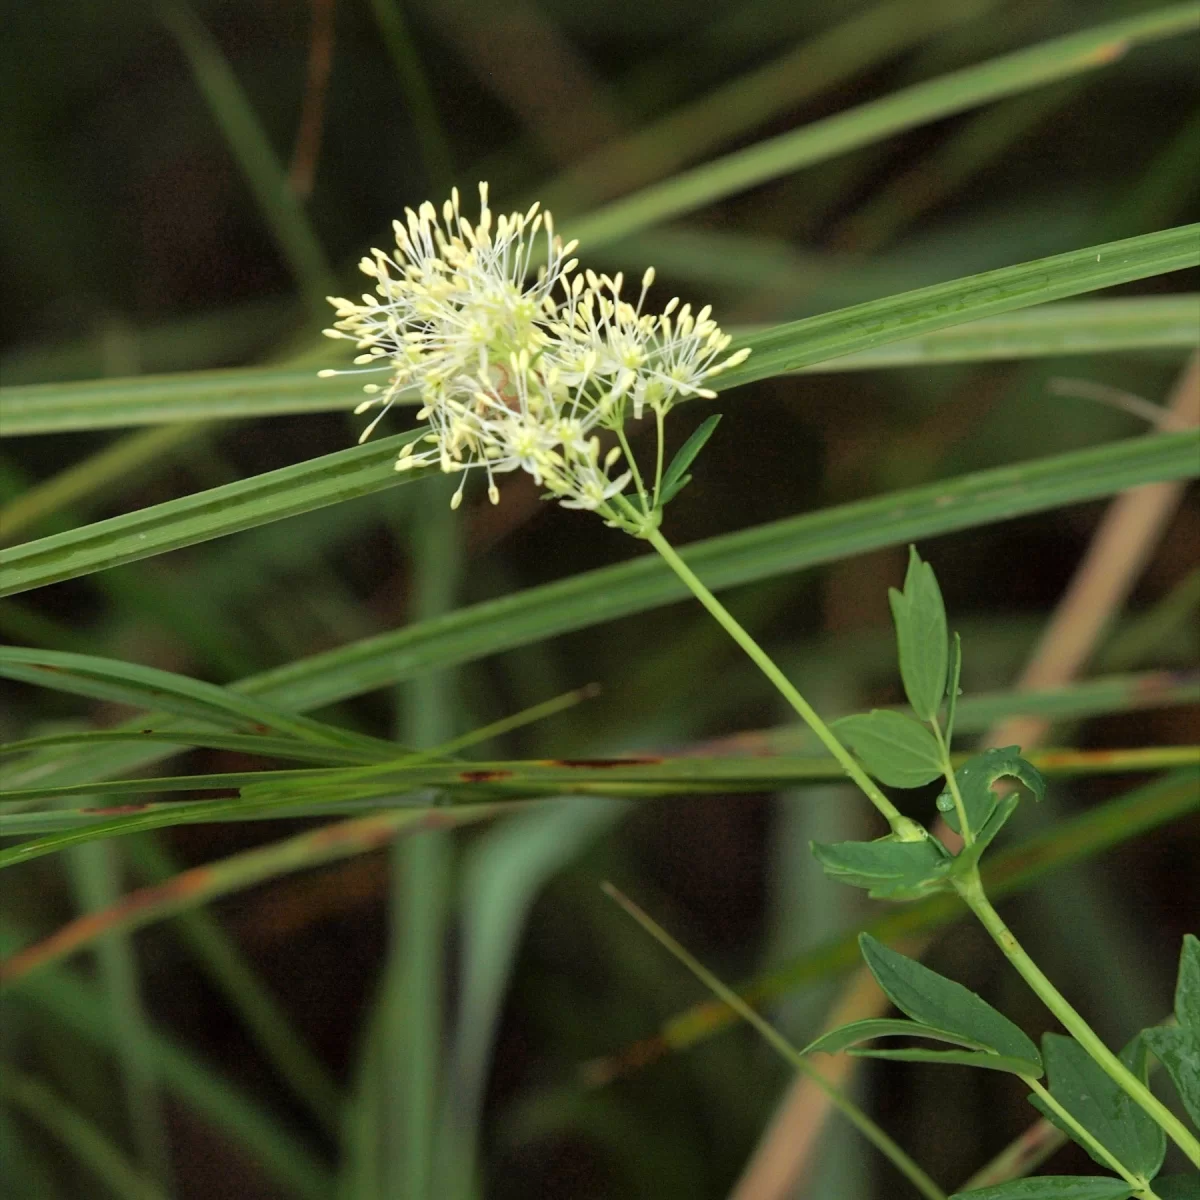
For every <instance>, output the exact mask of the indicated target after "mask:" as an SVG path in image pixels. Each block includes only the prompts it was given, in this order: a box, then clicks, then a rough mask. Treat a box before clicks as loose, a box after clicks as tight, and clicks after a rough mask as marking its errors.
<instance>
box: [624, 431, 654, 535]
mask: <svg viewBox="0 0 1200 1200" xmlns="http://www.w3.org/2000/svg"><path fill="white" fill-rule="evenodd" d="M617 439H618V440H619V441H620V443H621V449H622V450H623V451H624V452H625V459H626V461H627V462H628V463H629V469H630V470H631V471H632V472H633V482H634V483H636V484H637V490H638V496H639V498H640V499H641V501H642V515H643V516H644V517H646V518H647V519H648V518H649V516H650V513H651V512H652V511H653V510H652V509H651V506H650V497H649V496H648V495H647V493H646V485H645V484H644V483H643V482H642V473H641V471H639V470H638V465H637V459H636V458H634V457H633V449H632V447H631V446H630V445H629V439H628V438H627V437H626V436H625V430H624V428H623V427H622V426H620V425H618V426H617Z"/></svg>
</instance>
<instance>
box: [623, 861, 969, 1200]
mask: <svg viewBox="0 0 1200 1200" xmlns="http://www.w3.org/2000/svg"><path fill="white" fill-rule="evenodd" d="M601 887H602V888H603V890H604V892H605V893H606V894H607V895H608V896H610V897H611V898H612V899H613V900H615V901H616V902H617V903H618V904H619V905H620V906H621V907H622V908H623V909H624V910H625V911H626V912H627V913H628V914H629V915H630V916H631V917H632V918H633V919H634V920H635V921H636V922H637V923H638V924H639V925H640V926H641V927H642V928H643V929H644V930H646V932H647V933H649V934H650V936H651V937H653V938H654V939H655V941H657V942H658V943H659V944H660V945H662V946H664V947H665V948H666V949H667V950H669V951H670V952H671V953H672V954H673V955H674V956H675V957H676V958H677V959H678V960H679V961H680V962H681V963H683V965H684V966H685V967H687V969H688V970H689V971H691V973H692V974H693V975H695V976H696V978H697V979H699V980H700V982H701V983H703V984H704V986H705V987H707V988H708V989H709V991H711V992H712V993H713V994H714V995H715V996H716V997H717V998H718V999H719V1000H721V1001H722V1002H723V1003H725V1004H726V1005H728V1006H729V1007H730V1008H731V1009H732V1010H733V1011H734V1012H736V1013H737V1014H738V1016H740V1017H741V1018H742V1020H743V1021H745V1022H746V1023H747V1024H748V1025H750V1026H752V1027H753V1028H754V1029H755V1030H756V1031H757V1032H758V1033H759V1034H760V1035H761V1036H762V1038H763V1040H764V1041H766V1043H767V1044H768V1045H769V1046H770V1047H771V1048H772V1049H773V1050H775V1051H776V1052H777V1053H778V1054H779V1055H780V1056H781V1057H782V1058H784V1059H785V1060H786V1061H787V1062H789V1063H790V1064H791V1065H792V1066H793V1067H795V1068H796V1070H797V1071H799V1072H800V1073H801V1074H802V1075H806V1076H807V1077H808V1078H809V1079H811V1080H812V1081H813V1083H814V1084H816V1086H817V1087H818V1088H820V1090H821V1091H822V1092H824V1093H825V1095H826V1096H828V1097H829V1101H830V1103H831V1104H832V1105H833V1107H834V1108H836V1109H837V1110H838V1111H839V1112H840V1113H841V1114H842V1115H843V1116H844V1117H845V1118H846V1119H847V1120H848V1121H849V1122H850V1123H851V1124H852V1125H853V1126H854V1127H855V1128H856V1129H857V1130H858V1131H859V1132H860V1133H861V1134H862V1135H863V1136H864V1137H865V1138H866V1139H867V1140H868V1141H869V1142H871V1144H872V1145H874V1146H875V1147H876V1148H877V1149H878V1150H879V1151H880V1152H881V1153H882V1154H883V1155H885V1156H886V1157H887V1158H888V1159H889V1160H890V1161H891V1163H892V1165H893V1166H894V1167H895V1168H896V1170H898V1171H900V1172H901V1174H903V1175H904V1176H905V1177H906V1178H907V1179H908V1180H909V1181H910V1182H911V1183H912V1184H913V1186H914V1187H915V1188H916V1189H917V1190H918V1191H919V1192H920V1193H921V1194H922V1195H923V1196H925V1197H926V1198H927V1200H946V1193H945V1192H943V1191H942V1189H941V1188H940V1187H938V1185H937V1184H936V1183H934V1181H933V1180H932V1179H930V1177H929V1176H928V1175H926V1174H925V1172H924V1171H922V1170H921V1168H920V1167H919V1166H917V1164H916V1163H915V1162H914V1161H913V1160H912V1159H911V1158H910V1157H909V1156H908V1155H907V1154H906V1153H905V1151H904V1150H903V1149H902V1148H901V1147H900V1146H899V1145H898V1144H897V1143H896V1142H894V1141H893V1140H892V1139H891V1138H890V1137H889V1136H888V1135H887V1134H886V1133H885V1132H884V1131H883V1130H882V1129H880V1127H879V1126H878V1125H876V1124H875V1122H874V1121H872V1120H871V1118H870V1117H869V1116H867V1114H866V1113H865V1112H863V1111H862V1109H861V1108H859V1107H858V1105H857V1104H855V1103H854V1101H853V1100H851V1099H850V1098H849V1097H848V1096H847V1095H846V1094H845V1093H844V1092H843V1091H842V1090H841V1089H840V1088H839V1087H837V1086H836V1085H834V1084H832V1083H830V1082H829V1080H828V1079H826V1078H825V1076H824V1075H822V1074H821V1073H820V1072H819V1071H818V1070H817V1069H816V1067H814V1066H813V1065H812V1063H810V1062H809V1061H808V1059H807V1058H805V1056H804V1055H803V1054H801V1053H800V1051H799V1050H797V1049H796V1047H795V1046H793V1045H792V1044H791V1042H789V1041H788V1040H787V1038H785V1037H784V1036H783V1034H782V1033H780V1032H779V1030H778V1029H776V1028H775V1026H774V1025H772V1024H771V1023H770V1022H769V1021H768V1020H766V1018H764V1017H763V1016H761V1015H760V1014H759V1013H758V1012H757V1011H756V1010H755V1009H754V1008H752V1007H751V1006H750V1005H749V1004H747V1003H746V1001H745V1000H743V999H742V997H741V996H739V995H738V994H737V992H735V991H734V990H733V989H732V988H731V987H729V986H727V985H726V984H725V983H724V982H723V981H722V980H721V979H720V978H719V977H718V976H716V975H714V974H713V973H712V972H711V971H710V970H709V969H708V968H707V967H706V966H705V965H704V964H703V963H702V962H701V961H700V960H699V959H698V958H696V957H695V956H694V955H693V954H691V953H690V952H689V951H687V950H686V949H684V947H683V946H682V945H680V943H679V942H677V941H676V940H675V939H674V938H673V937H671V935H670V934H669V933H667V931H666V930H665V929H663V927H662V926H661V925H659V924H658V922H657V921H655V920H654V919H653V918H652V917H651V916H650V915H649V913H646V912H644V911H643V910H642V909H641V908H639V907H638V905H636V904H635V903H634V902H633V901H632V900H630V899H629V897H628V896H626V895H624V894H623V893H622V892H620V891H618V890H617V889H616V888H615V887H613V885H612V884H611V883H604V884H601Z"/></svg>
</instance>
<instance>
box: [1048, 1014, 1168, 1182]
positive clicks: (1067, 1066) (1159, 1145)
mask: <svg viewBox="0 0 1200 1200" xmlns="http://www.w3.org/2000/svg"><path fill="white" fill-rule="evenodd" d="M1141 1036H1142V1035H1139V1036H1138V1037H1136V1038H1134V1039H1133V1041H1132V1042H1130V1044H1129V1045H1128V1046H1126V1047H1125V1049H1124V1050H1123V1051H1122V1052H1121V1059H1122V1061H1123V1062H1124V1063H1125V1065H1126V1066H1127V1067H1130V1068H1131V1069H1132V1070H1134V1072H1135V1073H1138V1074H1140V1075H1141V1076H1143V1077H1144V1075H1145V1069H1146V1061H1145V1052H1144V1050H1143V1049H1142V1047H1141V1046H1140V1044H1139V1039H1140V1037H1141ZM1042 1057H1043V1059H1044V1061H1045V1063H1046V1077H1047V1081H1048V1084H1049V1088H1050V1094H1051V1095H1052V1096H1053V1097H1054V1099H1055V1100H1057V1101H1058V1102H1059V1104H1061V1105H1062V1106H1063V1108H1065V1109H1066V1110H1067V1112H1069V1113H1070V1114H1071V1116H1073V1117H1074V1118H1075V1120H1076V1121H1078V1122H1079V1124H1080V1125H1082V1126H1083V1127H1084V1129H1086V1130H1087V1131H1088V1133H1090V1134H1091V1135H1092V1137H1094V1138H1095V1139H1096V1141H1097V1142H1099V1143H1100V1145H1101V1146H1103V1147H1104V1148H1105V1149H1106V1150H1108V1151H1109V1152H1110V1153H1111V1154H1112V1156H1113V1157H1114V1158H1115V1159H1117V1161H1118V1162H1120V1163H1123V1164H1124V1165H1125V1166H1126V1167H1127V1168H1128V1169H1129V1170H1130V1171H1132V1172H1134V1173H1135V1174H1138V1175H1143V1176H1145V1177H1146V1178H1148V1179H1152V1178H1153V1177H1154V1175H1155V1174H1156V1173H1157V1171H1158V1170H1159V1168H1160V1167H1161V1166H1162V1162H1163V1156H1164V1155H1165V1154H1166V1152H1167V1146H1166V1138H1165V1137H1164V1135H1163V1131H1162V1130H1161V1129H1160V1128H1159V1127H1158V1125H1157V1123H1156V1122H1154V1121H1153V1120H1152V1119H1151V1118H1150V1117H1149V1116H1148V1115H1147V1114H1146V1113H1144V1112H1143V1111H1142V1109H1141V1107H1140V1106H1139V1105H1137V1104H1135V1103H1134V1101H1133V1100H1132V1098H1131V1097H1129V1096H1128V1095H1127V1094H1126V1093H1125V1092H1124V1090H1123V1089H1122V1088H1120V1087H1119V1086H1118V1085H1117V1084H1116V1082H1115V1081H1114V1080H1112V1079H1110V1078H1109V1076H1108V1075H1107V1073H1106V1072H1105V1071H1103V1070H1102V1069H1101V1068H1100V1066H1098V1065H1097V1063H1096V1062H1095V1061H1093V1059H1092V1057H1091V1055H1090V1054H1088V1052H1087V1051H1086V1050H1085V1049H1084V1048H1083V1047H1082V1046H1081V1045H1080V1044H1079V1043H1078V1042H1077V1041H1075V1040H1074V1039H1073V1038H1069V1037H1064V1036H1062V1035H1061V1034H1057V1033H1047V1034H1044V1035H1043V1037H1042ZM1029 1102H1030V1104H1032V1105H1033V1106H1034V1108H1036V1109H1037V1110H1038V1112H1040V1113H1041V1114H1042V1116H1044V1117H1045V1118H1046V1120H1048V1121H1049V1122H1050V1123H1051V1124H1052V1125H1056V1126H1057V1127H1058V1128H1059V1129H1061V1130H1062V1132H1063V1133H1065V1134H1066V1135H1067V1137H1069V1138H1071V1139H1072V1140H1073V1141H1076V1142H1079V1144H1080V1145H1081V1146H1083V1148H1084V1149H1085V1150H1087V1152H1088V1153H1089V1154H1090V1155H1091V1156H1092V1158H1093V1159H1095V1161H1096V1162H1098V1163H1099V1164H1100V1165H1101V1166H1102V1167H1107V1166H1108V1165H1109V1164H1108V1163H1107V1162H1105V1161H1104V1160H1103V1159H1102V1158H1099V1157H1098V1156H1097V1155H1096V1154H1094V1153H1093V1152H1092V1150H1091V1148H1090V1147H1089V1146H1088V1145H1087V1144H1086V1143H1085V1142H1083V1141H1081V1139H1080V1138H1079V1136H1078V1135H1077V1134H1076V1133H1075V1131H1074V1130H1073V1129H1071V1128H1070V1127H1069V1126H1068V1125H1066V1124H1065V1123H1064V1122H1063V1121H1062V1120H1061V1118H1060V1117H1059V1116H1058V1114H1057V1113H1055V1112H1053V1111H1051V1110H1050V1109H1049V1108H1047V1107H1046V1105H1045V1104H1044V1103H1043V1101H1042V1100H1041V1098H1040V1097H1038V1096H1036V1095H1031V1096H1030V1097H1029Z"/></svg>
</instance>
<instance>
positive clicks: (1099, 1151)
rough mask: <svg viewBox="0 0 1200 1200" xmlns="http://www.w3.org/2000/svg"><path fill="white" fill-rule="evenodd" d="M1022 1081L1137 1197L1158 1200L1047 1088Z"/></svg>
mask: <svg viewBox="0 0 1200 1200" xmlns="http://www.w3.org/2000/svg"><path fill="white" fill-rule="evenodd" d="M1021 1079H1022V1081H1023V1082H1024V1083H1025V1085H1026V1087H1028V1088H1029V1090H1030V1091H1031V1092H1033V1093H1034V1095H1036V1096H1037V1097H1038V1099H1039V1100H1041V1102H1042V1103H1043V1104H1044V1105H1045V1106H1046V1107H1047V1108H1048V1109H1050V1111H1051V1112H1053V1113H1054V1115H1055V1116H1056V1117H1058V1119H1059V1120H1060V1121H1062V1123H1063V1124H1064V1125H1066V1126H1067V1127H1068V1128H1069V1129H1070V1130H1071V1132H1072V1133H1073V1134H1074V1135H1075V1136H1076V1137H1077V1138H1078V1139H1079V1141H1080V1142H1081V1143H1082V1144H1083V1145H1085V1146H1086V1147H1087V1148H1088V1150H1089V1151H1090V1152H1091V1153H1092V1154H1093V1155H1094V1156H1095V1157H1096V1158H1098V1159H1100V1160H1102V1161H1103V1163H1104V1165H1105V1166H1106V1167H1108V1169H1109V1170H1110V1171H1115V1172H1116V1173H1117V1174H1118V1175H1120V1177H1121V1178H1122V1179H1123V1180H1125V1182H1126V1183H1127V1184H1129V1186H1130V1187H1131V1188H1136V1189H1137V1191H1138V1195H1139V1196H1140V1197H1144V1200H1158V1197H1156V1196H1155V1195H1154V1193H1153V1192H1152V1191H1151V1190H1150V1188H1149V1185H1148V1183H1147V1181H1146V1180H1145V1179H1144V1178H1142V1177H1140V1176H1138V1175H1135V1174H1134V1173H1133V1172H1132V1171H1130V1170H1129V1169H1128V1168H1127V1167H1126V1166H1125V1165H1124V1164H1123V1163H1122V1162H1121V1161H1120V1160H1119V1159H1117V1158H1116V1157H1115V1156H1114V1155H1113V1154H1112V1152H1111V1151H1110V1150H1109V1149H1108V1147H1107V1146H1105V1145H1104V1144H1103V1143H1102V1142H1099V1141H1097V1140H1096V1139H1095V1138H1094V1137H1093V1136H1092V1135H1091V1134H1090V1133H1089V1132H1088V1131H1087V1129H1086V1128H1084V1126H1082V1125H1081V1124H1080V1123H1079V1122H1078V1121H1077V1120H1076V1119H1075V1118H1074V1117H1073V1116H1072V1115H1071V1114H1070V1113H1069V1112H1068V1111H1067V1110H1066V1109H1065V1108H1063V1106H1062V1105H1061V1104H1059V1102H1058V1101H1057V1100H1056V1099H1055V1098H1054V1097H1053V1095H1051V1093H1050V1091H1049V1089H1048V1088H1044V1087H1043V1086H1042V1085H1041V1084H1040V1083H1039V1082H1038V1081H1037V1080H1036V1079H1034V1078H1033V1077H1032V1076H1030V1075H1022V1076H1021Z"/></svg>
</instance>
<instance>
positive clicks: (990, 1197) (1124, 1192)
mask: <svg viewBox="0 0 1200 1200" xmlns="http://www.w3.org/2000/svg"><path fill="white" fill-rule="evenodd" d="M1132 1195H1133V1188H1131V1187H1130V1186H1129V1184H1127V1183H1125V1182H1124V1181H1123V1180H1120V1179H1113V1178H1112V1176H1101V1175H1039V1176H1038V1177H1037V1178H1036V1179H1013V1180H1011V1181H1010V1182H1009V1183H998V1184H996V1186H995V1187H982V1188H972V1189H971V1190H970V1191H969V1192H955V1193H954V1195H953V1196H951V1197H950V1200H1128V1197H1130V1196H1132ZM1163 1196H1164V1197H1165V1193H1163Z"/></svg>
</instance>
